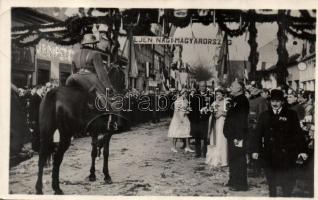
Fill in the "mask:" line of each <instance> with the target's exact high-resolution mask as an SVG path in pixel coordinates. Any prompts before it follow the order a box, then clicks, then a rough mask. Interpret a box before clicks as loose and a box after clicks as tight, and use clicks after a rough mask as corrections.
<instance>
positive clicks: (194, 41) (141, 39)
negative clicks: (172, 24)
mask: <svg viewBox="0 0 318 200" xmlns="http://www.w3.org/2000/svg"><path fill="white" fill-rule="evenodd" d="M133 39H134V43H135V44H167V45H169V44H189V45H221V44H222V40H221V39H217V38H193V37H158V36H134V37H133ZM231 43H232V42H231V40H228V44H229V45H231Z"/></svg>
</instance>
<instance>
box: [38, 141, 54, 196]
mask: <svg viewBox="0 0 318 200" xmlns="http://www.w3.org/2000/svg"><path fill="white" fill-rule="evenodd" d="M50 148H51V147H50V146H49V145H43V144H41V147H40V151H39V161H38V168H39V169H38V179H37V181H36V185H35V190H36V194H43V191H42V188H43V183H42V177H43V168H44V165H45V162H46V160H47V159H48V157H49V154H50Z"/></svg>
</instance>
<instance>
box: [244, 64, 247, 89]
mask: <svg viewBox="0 0 318 200" xmlns="http://www.w3.org/2000/svg"><path fill="white" fill-rule="evenodd" d="M246 81H248V72H247V66H246V61H245V58H244V82H245V84H246Z"/></svg>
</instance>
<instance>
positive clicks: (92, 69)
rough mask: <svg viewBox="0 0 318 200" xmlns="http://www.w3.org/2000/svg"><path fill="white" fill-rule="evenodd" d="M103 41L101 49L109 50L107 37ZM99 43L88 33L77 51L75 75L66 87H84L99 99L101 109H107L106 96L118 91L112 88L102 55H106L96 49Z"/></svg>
mask: <svg viewBox="0 0 318 200" xmlns="http://www.w3.org/2000/svg"><path fill="white" fill-rule="evenodd" d="M101 39H102V40H104V41H103V45H102V47H100V48H107V45H109V41H107V40H108V39H107V37H102V38H101ZM99 42H100V41H99V38H97V37H96V36H95V35H94V34H93V33H92V31H91V30H88V31H86V33H85V34H84V37H83V39H82V41H81V45H82V46H81V48H80V49H76V50H75V53H74V56H73V63H72V67H73V69H72V70H73V74H72V75H71V76H70V77H68V79H67V80H66V85H67V86H80V87H82V88H83V89H84V90H85V91H87V92H88V93H90V94H92V95H93V96H95V97H97V98H98V99H97V100H98V101H97V103H98V104H99V107H101V108H106V103H107V101H108V99H107V96H106V95H111V94H114V93H116V90H115V88H114V87H113V86H112V84H111V82H110V79H109V76H108V73H107V70H106V67H104V64H103V58H102V55H103V54H104V53H103V52H102V50H99V49H97V48H96V46H97V43H99ZM107 91H109V92H107Z"/></svg>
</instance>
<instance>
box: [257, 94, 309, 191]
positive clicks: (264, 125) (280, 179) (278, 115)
mask: <svg viewBox="0 0 318 200" xmlns="http://www.w3.org/2000/svg"><path fill="white" fill-rule="evenodd" d="M283 102H284V96H283V92H282V91H280V90H276V89H275V90H272V91H271V109H269V110H267V111H265V112H263V113H262V114H261V115H260V118H259V122H258V124H257V129H256V135H255V142H254V144H255V146H254V150H255V151H254V152H256V153H253V155H252V156H253V158H254V159H258V157H259V153H260V158H261V159H262V161H263V168H264V170H265V175H266V179H267V183H268V186H269V195H270V196H271V197H275V196H277V190H276V189H277V188H276V186H279V185H280V186H282V191H283V196H284V197H288V196H291V193H292V190H293V187H294V186H295V182H296V179H295V176H294V172H295V165H296V161H297V160H298V161H303V160H306V159H307V154H306V153H305V149H306V146H305V138H304V135H303V134H302V133H301V129H300V123H299V119H298V117H297V114H296V112H294V111H292V110H290V109H288V108H287V107H286V106H285V105H283Z"/></svg>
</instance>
